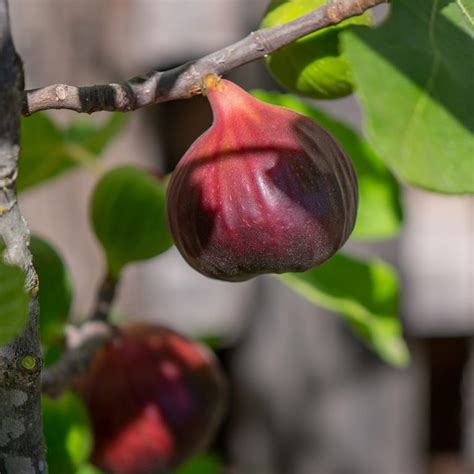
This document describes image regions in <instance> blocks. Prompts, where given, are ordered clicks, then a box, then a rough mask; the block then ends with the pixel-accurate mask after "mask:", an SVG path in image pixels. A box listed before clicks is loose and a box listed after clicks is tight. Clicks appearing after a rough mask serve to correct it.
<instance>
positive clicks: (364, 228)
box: [252, 90, 402, 239]
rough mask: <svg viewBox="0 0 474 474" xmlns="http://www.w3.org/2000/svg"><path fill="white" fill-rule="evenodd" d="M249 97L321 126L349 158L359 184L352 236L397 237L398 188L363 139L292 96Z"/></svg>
mask: <svg viewBox="0 0 474 474" xmlns="http://www.w3.org/2000/svg"><path fill="white" fill-rule="evenodd" d="M252 95H254V96H255V97H257V98H258V99H260V100H263V101H265V102H268V103H270V104H275V105H281V106H283V107H288V108H289V109H292V110H294V111H296V112H299V113H301V114H303V115H306V116H308V117H310V118H312V119H313V120H315V121H316V122H318V123H320V124H321V125H322V126H323V127H324V128H326V129H327V130H328V131H329V132H330V133H331V134H332V135H333V136H334V137H335V138H336V139H337V141H338V142H339V143H340V144H341V145H342V147H343V148H344V150H345V151H346V153H347V154H348V155H349V157H350V158H351V159H352V162H353V164H354V167H355V169H356V172H357V178H358V181H359V210H358V213H357V221H356V226H355V228H354V231H353V233H352V237H354V238H356V239H385V238H390V237H394V236H396V235H397V233H398V232H399V230H400V224H401V220H402V211H401V205H400V189H399V186H398V183H397V181H396V180H395V178H394V177H393V176H392V174H391V173H390V171H389V170H388V168H387V167H386V165H385V164H384V162H383V161H382V159H381V158H380V157H379V155H378V154H377V153H376V152H375V151H374V150H373V148H372V147H371V146H370V145H369V144H368V143H367V142H366V140H364V139H363V138H362V137H361V136H360V135H358V134H357V133H356V132H355V131H354V130H353V129H352V128H350V127H349V126H348V125H346V124H344V123H342V122H340V121H338V120H335V119H333V118H331V117H330V116H328V115H327V114H325V113H323V112H322V111H321V110H319V109H317V108H315V107H313V106H311V105H309V104H307V103H306V102H304V101H303V100H301V99H298V98H297V97H295V96H291V95H285V94H277V93H271V92H265V91H261V90H257V91H252Z"/></svg>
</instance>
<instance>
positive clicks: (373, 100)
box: [342, 0, 474, 193]
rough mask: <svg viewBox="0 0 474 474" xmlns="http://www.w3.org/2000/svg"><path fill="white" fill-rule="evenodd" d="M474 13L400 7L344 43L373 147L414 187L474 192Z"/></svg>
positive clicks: (462, 6) (401, 0) (449, 7)
mask: <svg viewBox="0 0 474 474" xmlns="http://www.w3.org/2000/svg"><path fill="white" fill-rule="evenodd" d="M466 5H467V6H466ZM473 11H474V8H473V7H472V2H471V5H469V4H467V2H466V1H465V0H463V1H461V0H457V1H449V0H435V1H427V0H425V1H417V2H414V1H412V0H397V1H394V2H392V5H391V13H390V16H389V18H388V20H387V21H386V22H385V23H383V24H382V25H381V26H380V27H379V28H377V29H375V30H372V31H361V30H360V31H357V32H350V33H344V34H343V36H342V39H343V46H344V51H345V54H346V56H347V57H348V58H349V59H350V61H351V64H352V67H353V72H354V76H355V81H356V85H357V88H358V89H357V94H358V96H359V98H360V101H361V105H362V107H363V109H364V112H365V117H366V127H367V131H368V135H369V138H370V141H371V142H372V143H373V144H374V145H375V147H376V148H377V149H378V150H379V152H380V153H381V156H382V157H383V158H384V159H385V160H386V161H387V162H388V163H389V164H390V166H391V167H392V168H393V170H394V171H395V172H396V174H397V175H398V176H399V177H400V178H402V179H404V180H405V181H407V182H408V183H410V184H412V185H414V186H418V187H421V188H426V189H429V190H433V191H438V192H443V193H472V192H474V164H473V156H474V135H473V133H472V132H473V130H474V114H473V112H472V111H473V110H474V94H473V93H472V91H473V89H474V75H473V73H472V70H473V66H472V65H473V64H474V42H473V37H474V19H473Z"/></svg>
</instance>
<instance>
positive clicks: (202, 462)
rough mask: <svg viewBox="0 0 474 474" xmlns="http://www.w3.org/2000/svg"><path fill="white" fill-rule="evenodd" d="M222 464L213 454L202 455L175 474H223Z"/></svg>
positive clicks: (177, 470)
mask: <svg viewBox="0 0 474 474" xmlns="http://www.w3.org/2000/svg"><path fill="white" fill-rule="evenodd" d="M222 473H223V468H222V462H221V460H220V459H219V458H218V457H217V456H216V455H213V454H201V455H198V456H196V457H194V458H193V459H191V460H190V461H188V462H187V463H186V464H183V465H182V466H181V467H180V468H178V469H176V470H175V471H174V472H173V474H222Z"/></svg>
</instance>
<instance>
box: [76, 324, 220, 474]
mask: <svg viewBox="0 0 474 474" xmlns="http://www.w3.org/2000/svg"><path fill="white" fill-rule="evenodd" d="M77 389H78V391H79V393H80V394H81V396H82V398H83V400H84V402H85V404H86V407H87V409H88V412H89V416H90V419H91V423H92V430H93V435H94V446H93V452H92V456H91V462H92V463H93V464H94V465H96V466H97V467H99V468H101V469H104V470H105V471H106V472H110V473H112V474H152V473H153V474H160V473H168V472H170V470H171V469H172V468H173V467H175V466H176V465H178V464H180V463H182V462H183V461H185V460H187V459H188V458H189V457H191V456H193V455H194V454H196V453H197V452H198V451H200V450H202V449H205V448H206V447H207V445H208V443H209V442H210V440H211V439H212V437H213V435H214V434H215V431H216V428H217V425H218V424H219V422H220V420H221V417H222V414H223V407H224V405H225V394H226V390H225V383H224V378H223V375H222V372H221V369H220V367H219V365H218V363H217V361H216V360H215V358H214V357H213V355H212V353H211V352H210V351H209V350H207V348H206V347H205V346H203V345H201V344H199V343H197V342H194V341H191V340H189V339H187V338H185V337H183V336H181V335H179V334H177V333H175V332H174V331H171V330H170V329H167V328H164V327H161V326H155V325H150V324H143V325H139V324H135V325H130V326H125V327H123V328H118V329H117V332H116V334H115V335H114V336H113V338H112V340H111V341H110V342H108V343H107V344H106V345H105V346H104V347H103V348H102V349H100V350H99V351H98V353H97V354H96V355H95V357H94V360H93V362H92V365H91V367H90V369H89V371H88V372H87V373H86V374H85V375H84V376H83V378H82V379H81V380H80V381H79V383H78V386H77Z"/></svg>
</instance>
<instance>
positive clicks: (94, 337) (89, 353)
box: [41, 276, 119, 397]
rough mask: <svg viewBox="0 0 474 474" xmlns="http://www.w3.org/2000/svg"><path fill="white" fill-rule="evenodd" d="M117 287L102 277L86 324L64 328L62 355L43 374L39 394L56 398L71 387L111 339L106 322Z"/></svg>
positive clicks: (117, 281) (114, 282)
mask: <svg viewBox="0 0 474 474" xmlns="http://www.w3.org/2000/svg"><path fill="white" fill-rule="evenodd" d="M118 284H119V280H116V279H113V278H110V277H109V276H105V277H104V279H103V281H102V282H101V284H100V286H99V289H98V291H97V295H96V298H95V304H94V308H93V309H92V311H91V314H90V316H89V318H88V320H87V321H86V322H84V323H82V325H81V326H80V327H76V326H72V325H71V326H69V327H68V328H67V331H66V350H65V352H64V353H63V355H62V356H61V358H60V359H59V361H58V362H56V363H55V364H54V365H52V366H51V367H48V368H47V369H46V370H44V371H43V374H42V380H41V381H42V390H43V392H44V393H46V394H47V395H49V396H50V397H58V396H60V395H61V394H62V393H63V392H64V391H65V390H67V389H68V388H71V387H72V386H74V384H75V383H76V381H77V380H78V379H79V378H80V377H81V375H82V374H83V373H84V372H86V371H87V369H88V368H89V365H90V364H91V362H92V359H93V357H94V355H95V353H96V352H97V351H98V350H99V349H100V348H101V347H102V346H103V345H104V344H105V343H106V342H107V341H108V340H109V339H110V337H111V336H112V335H113V332H114V328H113V326H112V325H110V324H109V321H108V319H109V316H110V310H111V308H112V304H113V302H114V299H115V296H116V291H117V286H118Z"/></svg>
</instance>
